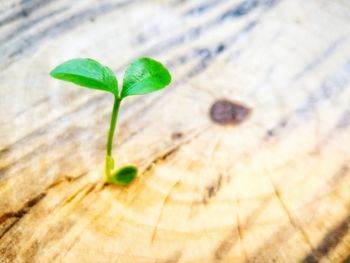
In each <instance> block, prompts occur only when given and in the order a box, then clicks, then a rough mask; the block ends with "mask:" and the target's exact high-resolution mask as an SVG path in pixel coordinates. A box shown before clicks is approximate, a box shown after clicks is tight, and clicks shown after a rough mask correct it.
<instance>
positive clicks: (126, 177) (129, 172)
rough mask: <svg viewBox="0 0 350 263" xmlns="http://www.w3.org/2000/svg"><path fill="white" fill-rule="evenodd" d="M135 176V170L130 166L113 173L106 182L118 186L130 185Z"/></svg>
mask: <svg viewBox="0 0 350 263" xmlns="http://www.w3.org/2000/svg"><path fill="white" fill-rule="evenodd" d="M136 175H137V168H136V167H135V166H132V165H128V166H124V167H122V168H120V169H118V170H117V171H115V172H114V173H113V174H112V175H111V176H110V177H109V178H108V182H109V183H113V184H119V185H127V184H129V183H131V182H132V181H133V180H134V179H135V177H136Z"/></svg>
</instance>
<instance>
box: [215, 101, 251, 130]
mask: <svg viewBox="0 0 350 263" xmlns="http://www.w3.org/2000/svg"><path fill="white" fill-rule="evenodd" d="M250 113H251V109H249V108H248V107H246V106H244V105H242V104H239V103H236V102H231V101H229V100H225V99H222V100H218V101H216V102H215V103H214V104H213V105H212V106H211V108H210V112H209V114H210V118H211V120H212V121H213V122H215V123H218V124H221V125H228V124H240V123H242V122H243V121H244V120H246V119H247V118H248V116H249V115H250Z"/></svg>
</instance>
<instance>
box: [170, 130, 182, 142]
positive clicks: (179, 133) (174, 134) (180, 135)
mask: <svg viewBox="0 0 350 263" xmlns="http://www.w3.org/2000/svg"><path fill="white" fill-rule="evenodd" d="M182 137H183V133H182V132H174V133H173V134H172V135H171V139H173V140H178V139H181V138H182Z"/></svg>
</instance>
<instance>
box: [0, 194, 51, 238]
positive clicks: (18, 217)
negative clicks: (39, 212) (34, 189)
mask: <svg viewBox="0 0 350 263" xmlns="http://www.w3.org/2000/svg"><path fill="white" fill-rule="evenodd" d="M45 196H46V193H41V194H39V195H37V196H35V197H34V198H32V199H30V200H29V201H28V202H26V203H25V204H24V206H23V207H22V208H21V209H19V210H17V211H15V212H7V213H4V214H2V215H1V216H0V224H3V223H4V222H5V221H6V220H8V219H10V218H15V220H14V222H13V223H12V224H10V225H9V226H7V227H6V228H5V229H4V230H3V231H2V233H1V235H0V239H1V238H2V237H3V236H4V235H5V234H6V233H7V232H9V231H10V229H12V228H13V227H14V226H15V225H16V224H17V223H18V222H19V221H20V220H21V219H22V218H23V217H24V216H25V215H26V214H27V213H29V211H30V210H31V209H32V208H33V207H34V206H35V205H37V204H38V203H39V202H40V200H41V199H43V198H44V197H45Z"/></svg>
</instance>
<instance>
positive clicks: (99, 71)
mask: <svg viewBox="0 0 350 263" xmlns="http://www.w3.org/2000/svg"><path fill="white" fill-rule="evenodd" d="M50 74H51V76H52V77H54V78H56V79H60V80H64V81H68V82H72V83H74V84H77V85H80V86H83V87H86V88H90V89H97V90H104V91H108V92H111V93H113V94H114V96H115V104H114V108H113V113H112V118H111V127H110V130H109V138H108V142H107V155H106V179H107V181H108V182H110V183H114V184H119V185H127V184H129V183H130V182H131V181H132V180H134V178H135V177H136V175H137V167H135V166H132V165H128V166H124V167H121V168H120V169H118V170H116V171H115V172H112V170H113V169H114V160H113V158H112V156H111V155H110V154H111V149H112V140H113V134H114V128H115V123H116V120H117V115H118V109H119V105H120V102H121V101H122V100H123V99H124V98H125V97H127V96H130V95H141V94H147V93H151V92H153V91H157V90H160V89H162V88H165V87H166V86H167V85H168V84H169V83H170V82H171V76H170V73H169V71H168V70H167V69H166V68H165V67H164V66H163V65H162V64H161V63H160V62H158V61H156V60H153V59H151V58H140V59H138V60H136V61H134V62H133V63H131V64H130V65H129V67H128V68H127V70H126V72H125V74H124V79H123V86H122V89H121V91H119V88H118V81H117V78H116V76H115V74H114V73H113V71H112V70H111V69H109V68H108V67H105V66H103V65H101V64H100V63H99V62H97V61H95V60H93V59H89V58H83V59H81V58H78V59H71V60H68V61H66V62H64V63H63V64H61V65H59V66H57V67H56V68H55V69H54V70H52V71H51V73H50Z"/></svg>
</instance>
